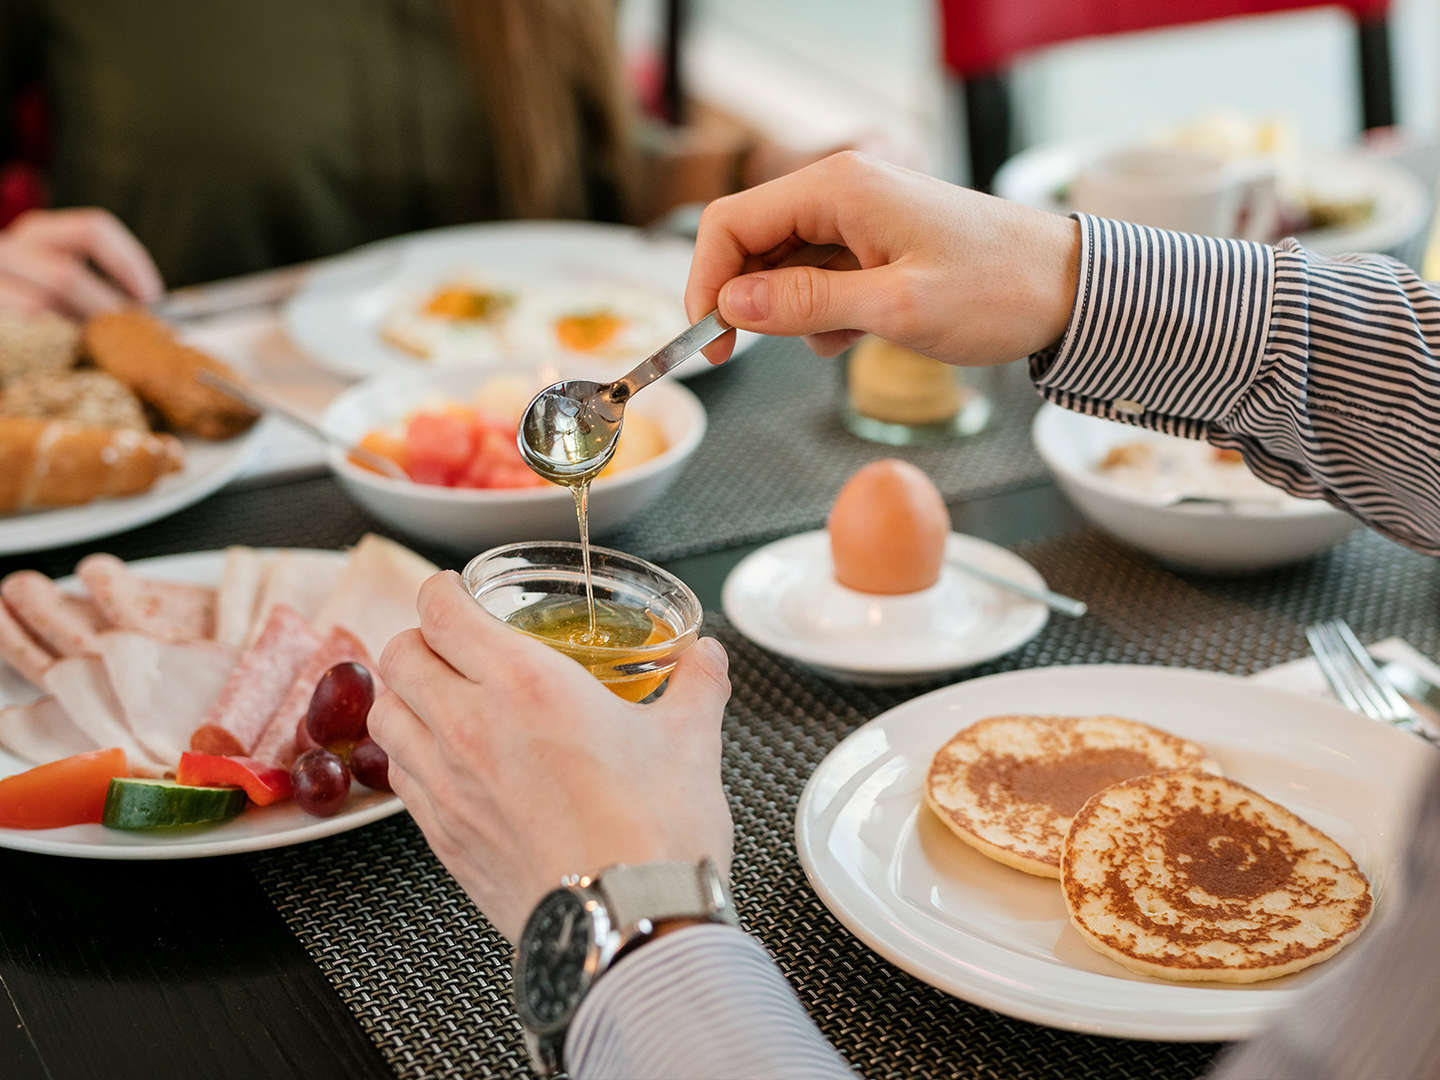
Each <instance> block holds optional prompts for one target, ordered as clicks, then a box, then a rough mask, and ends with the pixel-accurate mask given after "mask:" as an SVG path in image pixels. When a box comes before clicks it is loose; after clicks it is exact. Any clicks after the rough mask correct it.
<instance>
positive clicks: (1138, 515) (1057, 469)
mask: <svg viewBox="0 0 1440 1080" xmlns="http://www.w3.org/2000/svg"><path fill="white" fill-rule="evenodd" d="M1030 433H1031V438H1032V439H1033V440H1034V442H1035V449H1036V450H1037V451H1039V453H1040V456H1041V458H1043V459H1044V461H1045V464H1046V465H1047V466H1049V468H1050V471H1051V473H1053V474H1054V476H1055V480H1056V482H1057V483H1058V484H1059V485H1060V489H1061V490H1062V491H1064V492H1065V494H1066V495H1067V496H1068V497H1069V498H1070V501H1071V502H1073V503H1074V504H1075V506H1076V507H1077V508H1078V509H1079V510H1080V512H1081V513H1082V514H1084V515H1085V517H1087V518H1088V519H1089V520H1090V521H1091V522H1092V523H1093V524H1094V525H1095V526H1096V527H1098V528H1100V529H1103V530H1104V531H1105V532H1107V533H1109V534H1110V535H1111V536H1113V537H1115V538H1116V539H1117V540H1121V541H1124V542H1125V543H1127V544H1129V545H1131V546H1132V547H1136V548H1139V549H1140V550H1141V551H1145V552H1148V553H1150V554H1151V555H1154V556H1155V557H1156V558H1157V559H1159V560H1160V561H1161V562H1164V563H1168V564H1169V565H1172V566H1176V567H1180V568H1182V569H1186V570H1201V571H1206V572H1209V573H1239V572H1244V571H1249V570H1264V569H1267V568H1269V567H1272V566H1283V565H1285V564H1286V563H1293V562H1298V561H1299V560H1301V559H1306V558H1309V557H1310V556H1312V555H1318V554H1319V553H1320V552H1322V551H1325V550H1327V549H1329V548H1331V547H1333V546H1334V545H1335V544H1336V543H1337V542H1339V541H1340V539H1341V538H1343V537H1344V536H1345V535H1346V534H1347V533H1348V532H1350V530H1351V529H1353V528H1355V526H1356V524H1357V523H1356V521H1355V519H1354V518H1352V517H1351V516H1350V515H1349V514H1346V513H1344V512H1343V511H1341V510H1337V509H1336V508H1335V507H1333V506H1331V505H1330V504H1328V503H1325V502H1321V501H1319V500H1308V499H1304V500H1302V499H1290V498H1286V499H1283V500H1280V501H1277V502H1276V503H1275V504H1274V505H1270V504H1263V505H1262V504H1249V503H1236V504H1233V505H1231V506H1228V507H1220V506H1163V505H1159V504H1158V503H1156V502H1154V501H1147V499H1146V498H1145V496H1144V495H1143V494H1141V493H1139V492H1135V491H1132V490H1130V489H1128V488H1126V487H1124V486H1123V485H1121V484H1118V483H1116V482H1115V481H1113V480H1110V479H1108V478H1107V477H1105V476H1102V475H1100V474H1099V473H1097V472H1096V471H1095V465H1096V464H1097V463H1098V462H1099V461H1100V460H1101V459H1102V458H1103V457H1104V456H1105V453H1106V451H1108V450H1109V449H1110V448H1111V447H1113V446H1115V445H1116V444H1118V443H1122V442H1136V441H1143V440H1149V439H1164V438H1167V436H1163V435H1155V434H1153V433H1151V432H1147V431H1144V430H1142V429H1139V428H1134V427H1130V426H1128V425H1125V424H1117V423H1114V422H1112V421H1109V420H1102V419H1099V418H1098V417H1094V416H1084V415H1082V414H1080V413H1075V412H1070V411H1069V410H1067V409H1062V408H1060V407H1059V406H1056V405H1049V404H1047V405H1045V406H1043V407H1042V408H1041V409H1040V411H1039V413H1037V414H1036V416H1035V423H1034V424H1033V426H1032V427H1031V431H1030Z"/></svg>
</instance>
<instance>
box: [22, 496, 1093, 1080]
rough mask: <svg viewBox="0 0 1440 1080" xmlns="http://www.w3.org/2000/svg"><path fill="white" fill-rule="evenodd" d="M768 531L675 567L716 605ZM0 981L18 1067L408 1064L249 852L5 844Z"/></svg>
mask: <svg viewBox="0 0 1440 1080" xmlns="http://www.w3.org/2000/svg"><path fill="white" fill-rule="evenodd" d="M329 483H330V481H329V480H325V479H316V480H307V481H303V482H300V483H297V484H292V485H289V490H288V491H287V490H286V489H285V488H284V487H282V488H279V489H268V490H264V491H260V490H249V491H244V490H242V491H229V492H222V493H221V494H219V495H216V496H214V497H212V498H211V499H210V500H207V501H206V502H204V503H202V504H200V505H198V506H195V507H192V508H190V509H189V510H186V511H183V512H182V513H181V514H179V515H177V516H176V517H174V518H171V519H168V520H167V521H163V522H159V523H156V524H154V525H150V526H147V527H145V528H144V529H141V530H136V531H135V532H134V533H131V534H127V535H125V536H122V537H115V538H111V539H109V540H107V541H104V542H103V543H101V544H99V545H93V544H92V545H87V549H94V548H95V547H96V546H100V547H104V548H106V549H109V550H114V551H117V552H120V553H121V554H123V555H124V556H125V557H127V558H135V557H141V556H144V555H152V554H153V555H159V554H168V553H171V552H172V551H180V550H193V549H194V548H195V547H196V542H195V541H196V540H197V537H198V538H201V539H202V540H203V538H204V537H205V536H206V534H207V533H208V532H209V531H210V528H211V525H212V523H213V522H215V521H218V520H221V519H223V520H225V521H227V522H234V521H236V520H237V519H240V520H245V519H246V518H247V517H248V515H247V514H246V509H247V504H248V503H249V502H253V501H255V500H257V499H266V500H273V499H284V498H293V499H295V500H296V501H297V502H300V503H303V502H304V501H305V500H306V498H307V490H308V491H313V488H314V486H315V485H328V484H329ZM952 514H953V517H954V521H955V525H956V527H957V528H958V529H959V530H961V531H963V532H968V533H971V534H974V535H976V536H981V537H984V538H986V539H990V540H994V541H996V542H999V543H1002V544H1013V543H1016V542H1018V541H1021V540H1025V539H1031V538H1037V537H1042V536H1046V535H1052V534H1054V533H1057V532H1060V531H1064V530H1066V529H1068V528H1070V527H1072V526H1074V525H1075V524H1077V519H1076V518H1075V517H1074V514H1073V511H1071V510H1070V508H1069V507H1068V505H1067V504H1066V503H1065V502H1064V500H1063V499H1062V498H1061V497H1060V495H1059V494H1058V493H1057V492H1056V491H1055V489H1054V488H1053V487H1052V486H1051V485H1050V484H1048V483H1045V484H1039V485H1035V486H1032V487H1029V488H1026V489H1023V490H1017V491H1011V492H1008V493H1005V494H1000V495H992V496H988V497H984V498H978V499H975V500H972V501H968V502H960V503H957V504H955V505H954V506H953V507H952ZM258 520H259V517H258V515H257V521H258ZM266 520H272V521H273V515H268V516H267V518H266ZM371 524H372V523H369V522H365V521H364V520H363V519H361V518H359V517H358V516H357V518H356V520H355V522H354V523H353V524H351V523H346V522H340V523H335V525H334V527H336V528H338V529H340V530H341V531H345V530H347V529H348V530H351V531H353V533H354V535H352V536H348V537H342V538H340V539H338V540H336V541H335V542H336V543H344V542H346V541H347V540H348V541H353V540H356V539H358V538H359V536H360V534H361V533H362V532H363V531H364V529H365V528H366V527H368V526H370V525H371ZM243 532H244V530H243V528H242V530H241V533H242V534H241V535H233V536H231V538H230V542H234V543H252V544H257V545H258V544H277V543H284V542H285V540H284V538H283V537H277V536H275V535H272V533H271V532H270V531H269V527H268V526H262V525H259V524H257V527H256V529H255V535H244V534H243ZM294 542H297V543H304V542H309V541H308V540H307V538H306V537H304V536H299V535H297V536H296V537H295V541H294ZM202 546H203V545H202ZM755 546H757V545H747V546H744V547H737V548H733V549H729V550H724V551H718V552H711V553H708V554H704V555H697V556H693V557H690V558H686V559H679V560H675V561H673V562H670V563H668V564H667V566H668V568H669V569H671V570H672V571H674V572H675V573H676V574H678V575H679V576H680V577H682V578H683V579H684V580H686V581H687V582H689V583H690V585H691V586H692V587H693V588H694V589H695V591H696V593H697V594H698V595H699V597H700V599H701V602H702V603H703V604H704V605H705V606H706V608H707V609H718V607H719V602H720V586H721V583H722V582H723V581H724V578H725V575H726V574H727V573H728V572H729V570H730V568H731V567H732V566H734V565H735V563H736V562H737V561H738V560H739V559H740V558H742V557H743V556H744V555H745V554H747V553H748V552H749V551H751V550H753V549H754V547H755ZM83 553H84V552H83V551H82V550H80V549H72V550H60V551H54V552H45V553H40V554H37V555H32V556H26V557H20V558H12V559H5V560H0V575H3V574H4V573H8V572H9V571H11V570H14V569H18V568H20V567H22V566H36V567H38V568H40V569H42V570H45V571H46V572H49V573H52V574H55V575H60V574H63V573H66V572H68V570H69V569H70V567H72V566H73V565H74V562H75V561H76V559H77V558H78V557H79V556H80V555H82V554H83ZM429 554H431V555H432V556H436V557H437V561H440V562H442V564H445V565H458V563H457V562H456V560H455V559H454V558H453V557H451V558H449V559H447V558H446V557H445V555H444V553H435V552H430V553H429ZM0 989H3V991H4V992H3V994H0V1078H3V1080H29V1078H31V1077H35V1078H40V1077H44V1078H47V1080H63V1078H70V1077H106V1078H114V1080H124V1078H129V1077H135V1078H147V1080H148V1078H154V1077H172V1076H174V1077H180V1076H205V1077H207V1078H214V1080H219V1078H231V1077H233V1078H235V1080H253V1078H256V1077H280V1076H304V1077H307V1078H323V1077H331V1076H334V1077H340V1076H344V1077H349V1078H363V1077H377V1078H378V1077H386V1078H389V1077H391V1076H392V1075H393V1074H392V1073H391V1071H390V1069H389V1067H388V1066H387V1065H386V1063H385V1061H384V1060H383V1059H382V1057H381V1056H380V1053H379V1052H378V1051H377V1050H376V1048H375V1047H374V1045H373V1044H372V1043H371V1042H370V1040H369V1039H368V1038H367V1037H366V1035H365V1034H364V1032H363V1031H362V1030H361V1029H360V1027H359V1025H358V1024H357V1023H356V1021H355V1019H354V1018H353V1017H352V1015H351V1014H350V1012H349V1010H348V1009H347V1008H346V1007H345V1005H344V1004H343V1003H342V1002H341V1001H340V999H339V998H338V997H337V995H336V994H335V992H334V990H333V989H332V988H331V986H330V984H329V982H327V980H326V979H325V977H324V975H323V974H322V973H321V971H320V970H319V969H318V968H317V967H316V965H315V963H314V961H313V960H312V959H311V958H310V956H309V955H308V954H307V953H306V951H305V949H304V948H303V947H302V946H301V944H300V943H299V941H298V939H297V938H296V937H295V936H294V935H293V934H292V933H291V932H290V931H289V930H288V929H287V928H286V926H285V924H284V923H283V922H282V920H281V919H280V917H279V915H278V914H277V913H276V911H275V909H274V908H273V906H272V904H271V902H270V900H269V898H268V897H267V896H266V895H265V893H264V892H263V891H262V889H261V887H260V886H259V884H258V883H257V881H256V879H255V877H254V875H253V873H252V871H251V870H250V868H249V867H248V866H247V864H246V863H245V862H244V861H243V859H242V858H241V857H221V858H210V859H196V860H181V861H175V862H112V861H101V860H85V859H66V858H53V857H48V856H43V855H32V854H26V853H21V852H13V851H0Z"/></svg>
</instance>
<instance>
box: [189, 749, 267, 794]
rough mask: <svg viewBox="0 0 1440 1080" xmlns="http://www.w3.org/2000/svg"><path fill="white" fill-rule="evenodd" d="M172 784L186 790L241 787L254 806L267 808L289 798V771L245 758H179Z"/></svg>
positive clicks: (191, 752) (199, 755)
mask: <svg viewBox="0 0 1440 1080" xmlns="http://www.w3.org/2000/svg"><path fill="white" fill-rule="evenodd" d="M175 782H176V783H177V784H184V785H186V786H187V787H240V788H244V789H245V794H246V795H248V796H249V797H250V801H251V802H253V803H254V804H255V805H256V806H269V805H270V804H271V803H276V802H279V801H280V800H281V799H288V798H290V792H291V786H290V770H289V769H282V768H280V766H278V765H267V764H266V763H265V762H263V761H256V760H255V759H254V758H248V757H231V756H227V755H224V754H200V753H196V752H195V751H193V750H187V751H186V752H185V753H183V754H181V755H180V768H179V769H177V770H176V772H175Z"/></svg>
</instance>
